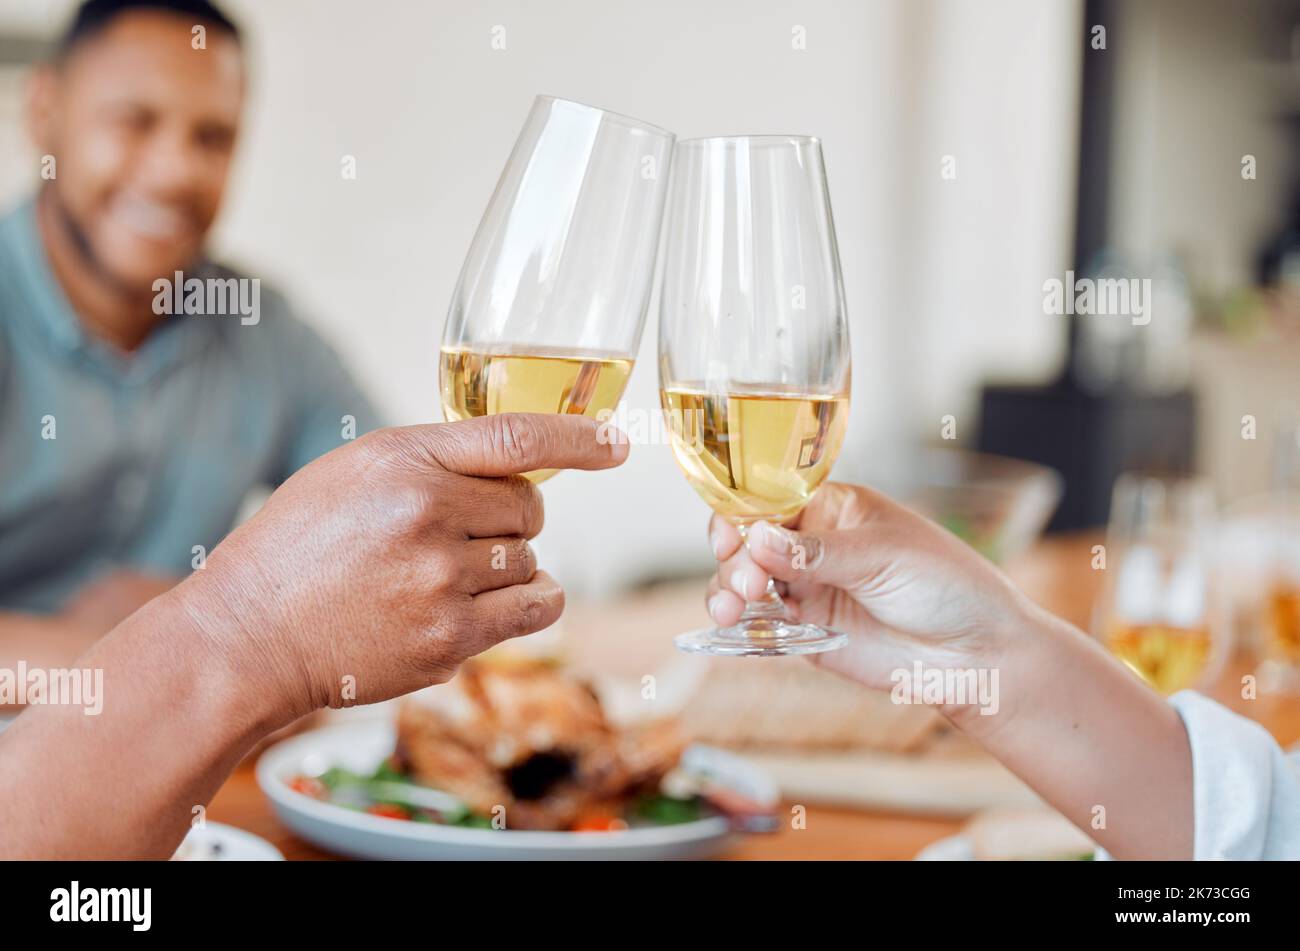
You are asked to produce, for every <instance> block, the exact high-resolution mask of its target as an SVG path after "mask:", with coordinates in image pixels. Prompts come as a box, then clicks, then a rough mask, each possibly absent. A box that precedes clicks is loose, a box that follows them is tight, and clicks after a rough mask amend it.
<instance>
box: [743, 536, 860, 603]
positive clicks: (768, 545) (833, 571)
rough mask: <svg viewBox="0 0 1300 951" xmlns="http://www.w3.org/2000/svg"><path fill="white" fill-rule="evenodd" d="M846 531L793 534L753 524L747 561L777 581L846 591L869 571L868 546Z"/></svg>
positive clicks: (748, 541)
mask: <svg viewBox="0 0 1300 951" xmlns="http://www.w3.org/2000/svg"><path fill="white" fill-rule="evenodd" d="M852 535H853V533H851V532H845V531H827V532H795V531H791V530H790V529H788V528H781V527H779V526H776V525H770V524H768V523H767V522H755V523H754V524H753V525H752V526H751V527H750V529H749V532H748V538H747V539H746V541H747V543H748V548H749V557H750V558H752V559H753V561H754V563H755V564H757V565H758V566H759V567H760V568H762V569H763V570H764V571H766V572H767V573H768V574H769V575H771V576H772V577H773V578H776V579H777V580H778V581H812V582H815V583H817V584H826V585H830V586H831V587H834V588H848V587H852V586H853V585H855V584H857V583H858V581H859V580H860V579H861V578H862V577H863V575H864V574H867V573H868V572H869V571H870V561H871V559H872V553H871V546H867V545H863V544H862V542H861V540H860V539H857V540H856V541H855V540H854V539H853V538H852Z"/></svg>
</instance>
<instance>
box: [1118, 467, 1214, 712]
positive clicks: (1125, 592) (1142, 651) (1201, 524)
mask: <svg viewBox="0 0 1300 951" xmlns="http://www.w3.org/2000/svg"><path fill="white" fill-rule="evenodd" d="M1215 520H1216V512H1215V504H1214V492H1213V489H1212V488H1211V487H1210V485H1209V483H1208V482H1207V481H1206V480H1204V479H1202V478H1198V477H1195V476H1164V475H1157V474H1143V473H1126V474H1124V475H1121V476H1120V477H1119V478H1118V479H1116V480H1115V488H1114V492H1113V496H1112V501H1111V512H1110V527H1109V530H1108V532H1107V537H1106V559H1107V562H1108V564H1107V570H1106V582H1107V583H1106V584H1105V585H1104V587H1103V589H1102V593H1101V597H1100V598H1099V600H1098V603H1097V607H1096V610H1095V616H1094V624H1093V626H1094V629H1095V632H1096V634H1097V635H1098V637H1099V638H1100V639H1101V640H1102V641H1103V643H1105V644H1106V646H1107V647H1109V648H1110V650H1111V652H1112V653H1113V654H1115V656H1117V657H1118V658H1119V659H1120V660H1122V661H1123V662H1124V663H1125V664H1127V665H1128V666H1129V667H1130V668H1131V669H1132V670H1133V671H1134V672H1135V673H1137V674H1138V676H1140V677H1141V678H1142V679H1143V680H1145V681H1146V682H1147V683H1148V684H1150V685H1151V686H1152V687H1153V688H1155V689H1156V690H1157V691H1159V692H1160V693H1162V694H1166V695H1168V694H1172V693H1176V692H1177V691H1179V690H1183V689H1185V688H1189V687H1196V686H1202V685H1205V684H1206V683H1207V682H1208V681H1209V680H1211V679H1212V678H1213V676H1214V675H1215V674H1216V673H1217V671H1218V669H1219V667H1220V666H1221V664H1222V662H1223V660H1224V659H1225V658H1226V654H1227V650H1226V647H1227V645H1226V644H1225V643H1224V640H1223V635H1224V632H1225V631H1226V626H1225V624H1224V623H1223V619H1222V618H1221V616H1220V615H1221V606H1220V604H1219V602H1218V600H1217V592H1216V590H1215V588H1214V584H1213V581H1214V579H1213V574H1212V571H1211V566H1212V544H1213V533H1214V528H1215Z"/></svg>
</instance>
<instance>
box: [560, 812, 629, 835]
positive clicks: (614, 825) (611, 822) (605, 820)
mask: <svg viewBox="0 0 1300 951" xmlns="http://www.w3.org/2000/svg"><path fill="white" fill-rule="evenodd" d="M626 828H627V823H626V822H624V821H623V820H622V819H620V818H619V817H618V816H611V815H607V814H605V813H600V812H594V813H591V814H590V815H586V816H582V817H580V818H579V819H578V821H577V822H575V823H574V824H573V827H572V829H573V831H574V832H622V831H623V830H624V829H626Z"/></svg>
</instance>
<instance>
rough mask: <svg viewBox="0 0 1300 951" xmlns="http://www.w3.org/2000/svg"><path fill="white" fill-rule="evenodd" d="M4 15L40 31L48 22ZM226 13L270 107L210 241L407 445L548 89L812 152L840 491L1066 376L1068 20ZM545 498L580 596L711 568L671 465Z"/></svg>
mask: <svg viewBox="0 0 1300 951" xmlns="http://www.w3.org/2000/svg"><path fill="white" fill-rule="evenodd" d="M6 4H7V5H9V4H13V11H11V12H10V13H9V16H11V17H12V16H14V15H15V14H17V15H18V16H19V17H20V18H25V19H26V20H27V21H29V22H38V23H39V22H41V20H42V18H44V17H46V16H47V14H46V13H45V12H44V9H45V8H46V7H49V6H53V5H52V4H46V3H43V2H38V0H6ZM228 4H229V7H230V9H231V10H232V12H233V13H235V14H237V15H238V16H239V18H240V19H241V21H242V22H243V23H244V24H245V25H246V26H247V27H248V29H249V32H250V33H251V34H252V39H253V46H252V57H253V70H254V83H255V90H254V97H253V102H252V104H251V113H250V116H249V120H250V121H249V125H248V129H247V134H246V137H245V141H244V142H243V144H242V153H241V157H240V161H239V164H238V168H237V171H236V181H235V182H234V185H233V188H232V192H231V202H230V204H229V206H228V208H227V210H226V214H225V216H224V219H223V221H222V223H221V226H220V229H219V235H218V239H217V243H218V246H219V248H221V249H222V250H223V251H224V252H226V253H227V254H228V256H230V257H231V258H233V259H234V261H235V262H236V263H238V264H240V265H242V266H244V267H246V268H250V269H252V270H253V271H254V273H256V274H258V275H259V276H264V277H267V278H270V279H276V280H277V281H278V282H279V283H280V284H281V285H283V286H285V287H286V288H287V289H288V290H289V291H290V292H291V293H292V295H293V296H294V298H295V299H296V300H298V301H299V302H300V303H301V305H302V307H303V308H304V309H305V311H306V312H307V314H308V315H309V316H310V318H311V319H312V320H313V321H314V322H316V323H317V325H318V326H320V327H321V328H322V330H323V331H324V332H325V333H327V334H328V335H329V337H330V338H331V339H332V340H334V341H335V343H336V344H337V345H338V346H339V347H340V349H341V350H342V351H343V353H344V356H345V358H346V359H347V360H348V362H349V363H350V364H351V365H352V366H353V367H354V368H355V369H356V371H357V372H358V373H359V374H360V375H361V376H362V378H363V379H364V381H365V382H366V383H367V385H368V386H369V387H370V388H371V390H372V391H373V392H374V393H375V394H376V396H377V398H378V399H379V400H380V402H381V403H382V404H383V405H384V406H385V407H386V408H387V409H388V410H389V411H390V413H391V414H392V416H393V418H394V419H395V420H397V421H401V422H412V421H417V420H427V419H435V418H437V417H438V415H439V411H438V400H437V370H436V361H435V358H436V355H437V342H438V340H439V337H440V334H441V330H442V322H443V318H444V316H445V313H446V308H447V304H448V302H449V300H450V296H451V291H452V287H453V285H454V282H455V280H456V276H457V273H458V270H459V268H460V264H461V259H462V257H463V255H464V253H465V250H466V248H467V247H468V244H469V241H470V237H471V235H472V234H473V231H474V228H475V226H476V224H477V222H478V218H479V216H480V214H481V213H482V211H483V207H484V205H485V203H486V202H487V199H488V196H489V194H490V193H491V190H492V187H493V184H494V182H495V180H496V177H497V175H498V173H499V171H500V168H501V165H502V163H503V162H504V160H505V158H506V155H507V152H508V150H509V147H510V144H511V142H512V141H513V139H514V136H515V134H516V132H517V130H518V128H519V125H520V123H521V122H522V121H523V118H524V115H525V113H526V111H527V109H528V106H529V103H530V101H531V98H532V96H533V95H534V94H536V93H549V94H553V95H558V96H563V97H567V98H572V99H578V100H582V101H586V102H591V103H593V104H596V105H604V106H607V107H609V108H611V109H615V110H617V111H620V112H626V113H630V114H632V115H635V116H639V117H641V118H644V119H646V120H648V121H651V122H655V123H657V124H660V125H665V126H667V127H669V128H671V129H673V130H675V131H676V132H677V133H678V134H679V135H681V136H683V137H689V136H695V135H702V134H721V133H743V132H792V133H810V134H816V135H819V136H821V137H822V139H823V141H824V148H825V154H826V162H827V168H828V172H829V175H830V181H831V187H832V195H833V200H834V204H835V214H836V223H837V226H838V229H839V239H840V250H841V257H842V262H843V266H844V270H845V274H844V280H845V287H846V293H847V296H848V303H849V313H850V317H851V321H852V332H853V335H854V363H855V366H854V405H853V417H852V422H851V434H850V437H849V440H848V443H847V445H846V449H845V456H844V460H843V462H842V464H841V467H840V469H839V470H838V471H839V472H840V473H841V475H844V476H851V475H854V474H856V473H862V472H864V471H866V470H867V469H868V468H869V465H870V463H871V462H872V461H873V460H874V459H877V458H879V457H881V456H883V455H888V454H890V453H894V452H897V451H898V449H899V448H900V447H901V446H902V445H903V444H904V443H905V442H906V441H907V440H909V439H914V438H925V439H932V438H934V436H935V435H937V432H938V418H939V416H941V415H943V414H944V413H949V412H952V413H957V414H959V418H960V419H963V420H965V421H966V424H967V426H966V429H965V430H964V431H963V432H962V435H963V437H965V436H969V435H971V434H972V432H971V429H972V427H973V425H974V418H973V415H972V414H971V410H972V408H973V405H974V393H975V390H974V387H975V384H976V383H977V382H978V381H979V380H980V379H981V378H983V377H984V376H985V375H986V374H988V373H989V372H995V373H998V374H999V375H1002V376H1007V375H1011V376H1019V377H1042V376H1046V375H1048V374H1049V373H1050V371H1051V369H1052V367H1053V363H1054V361H1055V359H1056V358H1057V355H1058V352H1059V345H1060V344H1059V334H1060V326H1059V324H1058V323H1054V322H1051V321H1050V320H1049V319H1048V318H1045V317H1044V316H1043V315H1042V309H1041V291H1040V288H1041V285H1042V282H1043V280H1044V279H1045V278H1046V277H1047V276H1049V275H1051V274H1053V273H1059V272H1060V271H1061V270H1062V269H1063V268H1064V266H1065V261H1066V257H1067V253H1068V237H1069V231H1070V220H1069V210H1070V206H1071V200H1072V181H1073V154H1074V128H1075V124H1076V114H1077V112H1076V108H1077V104H1076V97H1077V90H1076V86H1075V74H1076V72H1077V63H1078V59H1077V58H1078V54H1079V51H1080V50H1081V49H1082V37H1081V35H1080V33H1079V26H1078V23H1077V22H1076V21H1077V20H1078V7H1077V4H1076V3H1074V2H1066V3H1051V4H1044V3H1041V2H1036V0H1004V2H1001V3H997V4H994V3H982V4H972V3H965V2H960V0H949V2H939V0H924V2H916V0H889V2H862V0H799V2H798V3H794V2H789V0H712V2H700V0H657V2H655V3H644V2H641V0H549V2H546V3H536V2H505V0H489V2H476V3H467V2H452V0H434V2H414V0H411V2H400V0H371V2H367V3H364V4H361V3H358V2H355V0H228ZM64 6H65V7H66V4H65V5H64ZM24 11H25V12H24ZM5 16H6V14H5V13H0V28H3V26H5V25H7V22H8V21H6V19H5ZM58 19H59V18H58V17H51V19H50V22H53V23H57V22H58ZM497 25H501V26H504V27H505V30H506V45H507V48H506V49H505V50H504V51H494V50H493V49H492V48H491V45H490V39H491V30H492V28H493V27H494V26H497ZM795 26H802V27H804V28H805V30H806V37H807V48H806V49H805V50H795V49H792V44H791V37H792V29H793V27H795ZM945 154H953V155H955V156H956V158H957V162H958V178H957V180H956V181H954V182H944V181H942V180H941V179H940V174H939V172H940V160H941V157H942V156H943V155H945ZM344 155H354V156H356V160H357V180H356V181H344V180H343V179H342V177H341V175H340V171H339V168H340V164H339V163H340V159H341V157H342V156H344ZM3 184H4V185H10V184H11V183H8V182H6V183H3ZM654 340H655V324H654V321H653V317H652V319H651V323H650V325H649V327H648V328H647V332H646V337H645V346H644V347H643V350H642V354H641V361H640V364H639V366H638V369H637V371H636V373H635V374H634V376H633V380H632V384H631V387H630V389H629V393H628V400H629V402H630V403H631V404H632V405H635V406H646V407H651V406H655V405H657V397H656V389H655V387H656V380H655V360H654ZM544 491H545V495H546V499H547V506H548V528H547V530H546V532H545V534H544V536H543V539H542V545H541V550H542V553H543V558H544V559H545V560H549V561H550V563H551V566H552V569H553V570H554V571H555V573H556V574H557V575H558V576H559V577H560V579H561V580H562V581H564V582H565V583H566V584H568V585H569V586H570V588H572V589H587V590H608V589H609V588H610V586H612V585H614V584H616V583H621V582H625V581H629V580H634V579H635V578H637V577H639V576H642V575H645V574H647V573H649V572H653V571H655V570H658V569H668V570H680V569H681V568H682V566H683V565H684V564H686V563H687V562H690V561H694V562H695V563H698V564H700V565H701V566H702V565H704V564H706V563H707V562H706V559H707V551H706V547H705V543H704V526H705V522H706V518H707V512H706V509H705V507H704V505H703V503H701V502H700V501H699V500H698V499H697V498H696V497H695V495H694V494H693V493H692V492H691V490H690V489H689V488H688V487H687V485H686V483H685V481H684V480H683V479H682V477H681V476H680V474H679V473H678V471H677V469H676V467H675V465H674V464H673V462H672V459H671V456H670V454H669V452H668V450H667V449H666V448H665V447H662V446H648V447H641V448H640V449H639V451H638V450H634V452H633V456H632V459H631V461H630V462H629V463H628V464H627V465H626V466H625V467H624V468H623V469H621V470H618V471H615V472H609V473H600V474H585V473H584V474H566V475H563V476H561V477H559V478H556V479H554V480H552V481H551V482H550V483H548V484H547V485H546V487H545V490H544Z"/></svg>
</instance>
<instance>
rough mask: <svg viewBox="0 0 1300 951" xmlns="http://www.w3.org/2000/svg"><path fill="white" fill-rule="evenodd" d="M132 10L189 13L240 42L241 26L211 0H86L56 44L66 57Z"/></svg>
mask: <svg viewBox="0 0 1300 951" xmlns="http://www.w3.org/2000/svg"><path fill="white" fill-rule="evenodd" d="M132 10H156V11H159V12H161V13H174V14H176V15H177V16H182V17H189V18H191V19H193V20H194V21H195V22H196V23H203V24H204V25H206V26H210V27H213V28H215V29H216V30H217V32H219V33H224V34H226V35H227V36H229V37H231V38H232V39H234V40H235V42H236V43H238V42H239V40H240V36H239V27H238V26H236V25H235V21H234V20H232V19H230V17H228V16H226V14H224V13H223V12H222V11H221V9H220V8H219V7H218V6H217V5H216V4H214V3H212V2H211V0H83V3H82V4H81V6H79V7H78V8H77V12H76V13H75V14H74V15H73V17H72V22H71V23H69V24H68V27H67V29H65V30H64V31H63V36H62V37H61V38H60V39H59V41H58V43H57V45H56V46H55V53H56V54H57V56H58V57H59V58H63V57H65V56H67V55H68V53H69V52H71V51H72V49H73V48H74V47H76V46H77V45H79V44H81V43H84V42H85V41H86V40H88V39H91V38H92V37H94V36H96V35H98V34H99V33H101V32H103V30H104V29H105V28H107V27H108V26H109V25H110V24H111V23H112V22H113V21H114V20H116V19H117V18H118V17H120V16H121V15H122V14H124V13H129V12H131V11H132Z"/></svg>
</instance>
